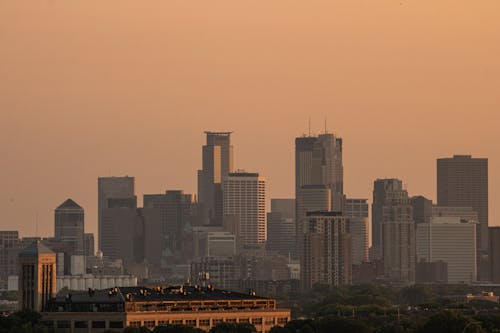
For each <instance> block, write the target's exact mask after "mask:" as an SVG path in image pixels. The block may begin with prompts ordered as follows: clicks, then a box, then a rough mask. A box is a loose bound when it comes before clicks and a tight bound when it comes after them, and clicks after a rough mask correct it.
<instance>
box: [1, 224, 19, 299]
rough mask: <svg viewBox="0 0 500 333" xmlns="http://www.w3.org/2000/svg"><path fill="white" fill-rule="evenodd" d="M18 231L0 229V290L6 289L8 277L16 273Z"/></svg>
mask: <svg viewBox="0 0 500 333" xmlns="http://www.w3.org/2000/svg"><path fill="white" fill-rule="evenodd" d="M19 247H20V240H19V232H17V231H0V290H7V288H8V278H9V276H10V275H16V274H17V257H18V255H19Z"/></svg>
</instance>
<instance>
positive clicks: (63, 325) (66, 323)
mask: <svg viewBox="0 0 500 333" xmlns="http://www.w3.org/2000/svg"><path fill="white" fill-rule="evenodd" d="M57 328H71V321H70V320H58V321H57Z"/></svg>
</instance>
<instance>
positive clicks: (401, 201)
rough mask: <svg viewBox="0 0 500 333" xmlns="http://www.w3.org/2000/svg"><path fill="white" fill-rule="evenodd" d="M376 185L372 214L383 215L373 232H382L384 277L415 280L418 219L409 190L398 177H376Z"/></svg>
mask: <svg viewBox="0 0 500 333" xmlns="http://www.w3.org/2000/svg"><path fill="white" fill-rule="evenodd" d="M374 185H375V188H374V191H373V206H372V211H373V215H372V216H373V218H374V219H375V218H380V213H381V217H382V218H381V220H378V221H377V220H374V226H373V232H375V228H377V230H378V231H379V232H380V236H381V237H380V238H381V239H379V241H381V245H382V246H381V248H382V259H383V262H384V276H385V278H386V279H387V280H388V281H391V282H394V283H400V284H408V283H413V282H414V281H415V222H414V221H413V207H412V206H411V203H410V198H409V197H408V192H407V191H406V190H404V189H403V185H402V182H401V181H400V180H398V179H382V180H381V179H377V180H376V181H375V184H374ZM380 208H381V211H380V210H379V209H380ZM375 221H377V222H378V223H380V222H381V223H380V226H378V225H375ZM374 240H375V238H374Z"/></svg>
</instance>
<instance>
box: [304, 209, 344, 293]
mask: <svg viewBox="0 0 500 333" xmlns="http://www.w3.org/2000/svg"><path fill="white" fill-rule="evenodd" d="M348 223H349V222H348V218H346V217H345V216H342V214H341V213H337V212H308V213H307V217H306V218H305V219H304V220H303V227H304V229H303V234H302V237H303V238H302V244H303V248H302V252H303V253H302V254H301V283H302V287H303V289H305V290H307V289H310V288H312V287H313V286H314V285H315V284H316V283H321V284H328V285H331V286H345V285H350V284H351V281H352V279H351V277H352V276H351V273H352V271H351V266H352V262H351V244H350V241H351V240H350V235H349V226H348Z"/></svg>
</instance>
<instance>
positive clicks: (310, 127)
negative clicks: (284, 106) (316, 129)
mask: <svg viewBox="0 0 500 333" xmlns="http://www.w3.org/2000/svg"><path fill="white" fill-rule="evenodd" d="M309 136H311V116H309Z"/></svg>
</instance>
